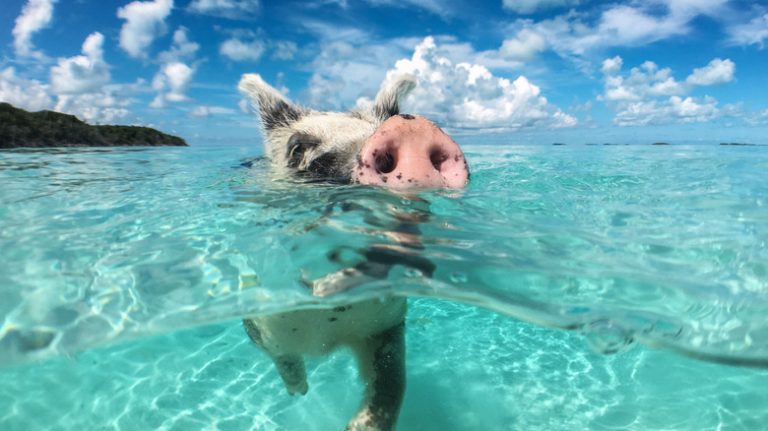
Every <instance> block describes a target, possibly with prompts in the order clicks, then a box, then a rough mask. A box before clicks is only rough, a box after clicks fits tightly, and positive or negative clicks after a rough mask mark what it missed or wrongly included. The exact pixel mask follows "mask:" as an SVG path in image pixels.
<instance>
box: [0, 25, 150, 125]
mask: <svg viewBox="0 0 768 431" xmlns="http://www.w3.org/2000/svg"><path fill="white" fill-rule="evenodd" d="M103 44H104V36H103V35H102V34H101V33H98V32H97V33H92V34H90V35H89V36H88V37H87V38H86V39H85V41H84V42H83V46H82V55H76V56H73V57H69V58H61V59H59V60H58V64H56V65H55V66H53V67H51V71H50V85H49V84H44V83H41V82H40V81H37V80H28V79H23V78H20V77H18V76H16V73H15V70H14V69H13V68H6V69H5V70H3V71H2V72H0V100H2V101H4V102H8V103H11V104H13V105H15V106H18V107H20V108H24V109H27V110H29V111H39V110H42V109H52V110H55V111H58V112H63V113H66V114H72V115H75V116H77V117H79V118H80V119H82V120H85V121H88V122H90V123H112V122H114V121H115V120H119V119H122V118H126V117H128V116H129V115H130V114H131V113H130V111H129V110H128V107H129V105H130V104H131V103H132V100H131V95H132V94H135V92H136V91H137V89H136V87H135V86H132V85H119V84H118V85H111V84H109V80H110V75H109V65H108V64H107V63H106V62H105V61H104V53H103Z"/></svg>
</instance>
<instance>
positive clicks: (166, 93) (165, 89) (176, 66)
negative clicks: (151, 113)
mask: <svg viewBox="0 0 768 431" xmlns="http://www.w3.org/2000/svg"><path fill="white" fill-rule="evenodd" d="M194 73H195V71H194V69H192V68H191V67H189V66H187V65H186V64H184V63H181V62H178V61H174V62H171V63H167V64H164V65H163V67H162V68H161V69H160V71H159V72H158V73H157V74H156V75H155V77H154V79H153V80H152V88H153V89H155V90H156V91H157V92H158V95H157V96H156V97H155V99H154V100H152V103H151V104H150V105H149V106H150V107H152V108H164V107H165V106H166V102H182V101H185V100H187V96H186V95H185V94H184V93H185V92H186V91H187V87H188V86H189V83H190V82H192V75H194Z"/></svg>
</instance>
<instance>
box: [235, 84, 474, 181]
mask: <svg viewBox="0 0 768 431" xmlns="http://www.w3.org/2000/svg"><path fill="white" fill-rule="evenodd" d="M414 86H415V82H414V80H413V78H412V77H409V76H403V77H401V78H399V79H396V80H394V81H393V82H392V83H391V84H388V85H385V86H383V87H382V89H381V90H380V91H379V93H378V94H377V95H376V100H375V102H374V104H373V106H372V107H371V108H369V109H366V110H361V111H351V112H321V111H315V110H311V109H307V108H304V107H301V106H297V105H294V104H293V103H291V102H290V101H289V100H288V99H286V98H285V97H284V96H283V95H282V94H280V92H278V91H277V90H275V89H274V88H272V87H271V86H270V85H268V84H267V83H266V82H264V80H262V79H261V77H260V76H259V75H256V74H246V75H243V77H242V79H241V80H240V85H239V88H240V91H242V92H243V93H244V94H245V95H246V96H247V97H248V98H249V99H250V100H251V102H252V104H253V105H254V107H256V108H257V109H258V111H259V113H260V117H261V121H262V129H263V131H264V143H265V147H266V148H265V151H266V154H267V156H268V157H269V158H270V159H271V160H272V163H273V164H274V165H275V167H276V168H277V169H279V170H282V171H284V172H286V173H290V174H295V175H300V176H303V177H310V178H317V179H327V180H335V181H342V182H355V183H360V184H371V185H381V186H385V187H389V188H395V189H409V188H438V187H450V188H460V187H464V185H465V184H466V183H467V181H468V179H469V170H468V168H467V164H466V161H465V159H464V154H463V153H462V151H461V149H460V148H459V146H458V145H457V144H456V143H455V142H454V141H453V139H451V137H450V136H448V135H447V134H446V133H445V132H443V131H442V130H441V129H440V128H439V127H438V126H437V125H435V124H434V123H432V122H431V121H429V120H427V119H426V118H424V117H420V116H414V115H408V114H400V101H401V100H402V99H403V97H405V96H406V95H407V94H408V92H410V91H411V90H412V89H413V88H414Z"/></svg>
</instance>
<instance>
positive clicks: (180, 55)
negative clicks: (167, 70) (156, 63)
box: [157, 27, 200, 63]
mask: <svg viewBox="0 0 768 431" xmlns="http://www.w3.org/2000/svg"><path fill="white" fill-rule="evenodd" d="M198 49H200V45H199V44H197V43H195V42H192V41H191V40H189V37H188V36H187V29H186V28H185V27H179V28H178V29H177V30H176V31H175V32H173V42H171V47H170V48H169V49H168V50H167V51H163V52H161V53H160V54H159V55H158V56H157V58H158V59H159V60H160V61H161V62H163V63H171V62H174V61H184V60H191V59H193V58H194V57H195V54H196V53H197V50H198Z"/></svg>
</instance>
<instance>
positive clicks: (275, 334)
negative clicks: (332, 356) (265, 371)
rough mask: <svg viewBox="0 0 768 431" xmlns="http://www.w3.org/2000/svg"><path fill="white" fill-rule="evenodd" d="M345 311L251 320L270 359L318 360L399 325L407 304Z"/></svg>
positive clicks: (389, 301)
mask: <svg viewBox="0 0 768 431" xmlns="http://www.w3.org/2000/svg"><path fill="white" fill-rule="evenodd" d="M346 307H347V309H346V310H345V311H333V310H328V309H318V310H298V311H291V312H288V313H280V314H272V315H269V316H256V317H253V318H251V320H252V321H253V322H254V323H255V324H256V326H257V327H258V328H259V331H260V334H261V339H262V343H263V344H262V345H263V347H264V348H265V349H266V350H267V351H268V352H270V354H272V355H273V356H280V355H286V354H294V355H312V356H319V355H325V354H328V353H330V352H332V351H333V350H334V349H336V348H337V347H339V346H342V345H349V344H352V343H354V342H356V341H360V340H362V339H364V338H366V337H368V336H370V335H373V334H378V333H381V332H383V331H385V330H387V329H389V328H391V327H393V326H396V325H398V324H400V322H402V321H403V319H404V318H405V310H406V300H405V299H404V298H399V297H391V298H386V299H373V300H368V301H364V302H356V303H353V304H351V305H347V306H346ZM331 319H335V320H331Z"/></svg>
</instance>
